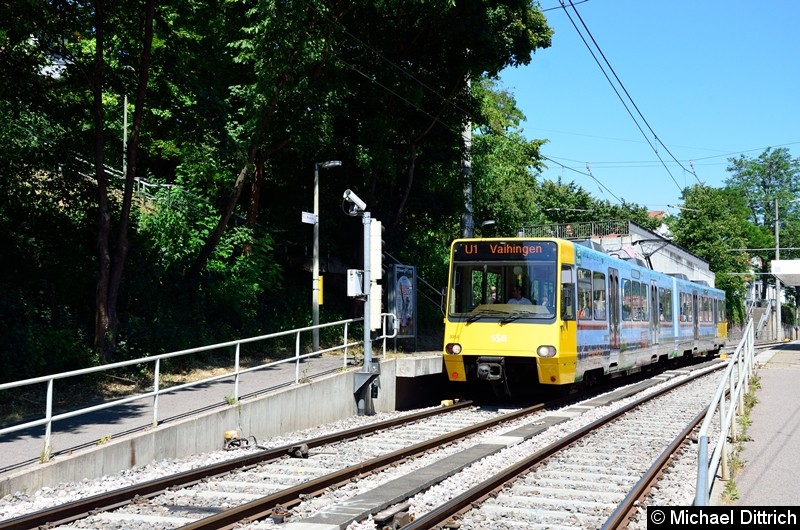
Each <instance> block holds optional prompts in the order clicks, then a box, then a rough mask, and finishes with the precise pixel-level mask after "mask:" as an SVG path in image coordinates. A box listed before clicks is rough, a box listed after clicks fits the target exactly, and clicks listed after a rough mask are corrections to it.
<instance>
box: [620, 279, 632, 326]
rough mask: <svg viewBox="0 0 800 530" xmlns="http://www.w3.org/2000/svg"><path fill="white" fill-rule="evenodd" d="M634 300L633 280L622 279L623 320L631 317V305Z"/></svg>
mask: <svg viewBox="0 0 800 530" xmlns="http://www.w3.org/2000/svg"><path fill="white" fill-rule="evenodd" d="M633 302H634V300H633V282H632V281H630V280H622V320H630V319H631V307H632V305H633Z"/></svg>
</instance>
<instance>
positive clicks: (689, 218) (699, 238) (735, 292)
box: [667, 184, 758, 323]
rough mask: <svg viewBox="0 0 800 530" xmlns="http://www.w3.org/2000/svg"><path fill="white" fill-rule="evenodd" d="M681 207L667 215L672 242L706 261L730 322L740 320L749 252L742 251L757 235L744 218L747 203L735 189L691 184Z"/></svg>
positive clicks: (738, 321) (739, 321)
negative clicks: (679, 210)
mask: <svg viewBox="0 0 800 530" xmlns="http://www.w3.org/2000/svg"><path fill="white" fill-rule="evenodd" d="M682 198H683V204H684V206H685V207H684V209H682V210H681V214H680V215H679V216H676V217H670V218H668V220H667V222H668V224H669V228H670V231H671V232H672V235H673V238H674V241H675V243H677V244H678V245H680V246H682V247H684V248H687V249H689V250H690V251H691V252H692V253H694V254H696V255H698V256H699V257H701V258H703V259H704V260H706V261H707V262H708V264H709V268H710V269H711V271H712V272H714V274H715V275H716V286H717V287H718V288H720V289H722V290H724V291H725V297H726V300H727V308H728V316H729V317H730V319H731V322H734V323H742V322H743V320H744V298H745V295H746V289H745V280H747V279H748V276H746V274H747V273H749V272H750V267H749V260H750V253H749V251H747V250H745V249H747V248H748V244H750V242H751V241H753V239H754V238H755V237H757V235H758V229H757V228H756V227H754V226H753V225H752V224H751V223H750V222H749V221H748V219H747V217H748V211H749V210H748V206H747V202H746V200H745V198H744V196H742V194H741V193H740V192H739V191H738V190H736V189H735V188H721V189H720V188H712V187H709V186H703V185H699V184H695V185H694V186H691V187H688V188H686V189H684V191H683V194H682Z"/></svg>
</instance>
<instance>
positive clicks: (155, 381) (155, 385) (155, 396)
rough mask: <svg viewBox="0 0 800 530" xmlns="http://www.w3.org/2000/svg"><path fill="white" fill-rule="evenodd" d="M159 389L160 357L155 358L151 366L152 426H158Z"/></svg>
mask: <svg viewBox="0 0 800 530" xmlns="http://www.w3.org/2000/svg"><path fill="white" fill-rule="evenodd" d="M160 389H161V359H156V365H155V367H154V368H153V423H152V425H153V427H156V426H158V395H159V390H160Z"/></svg>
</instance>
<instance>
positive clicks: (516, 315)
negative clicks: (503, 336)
mask: <svg viewBox="0 0 800 530" xmlns="http://www.w3.org/2000/svg"><path fill="white" fill-rule="evenodd" d="M523 316H533V315H531V314H529V313H523V312H522V311H517V312H516V313H512V314H510V315H508V316H507V317H506V318H504V319H503V320H501V321H500V325H501V326H502V325H503V324H508V323H509V322H514V321H515V320H517V319H519V318H522V317H523Z"/></svg>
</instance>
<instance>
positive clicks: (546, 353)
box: [536, 346, 556, 357]
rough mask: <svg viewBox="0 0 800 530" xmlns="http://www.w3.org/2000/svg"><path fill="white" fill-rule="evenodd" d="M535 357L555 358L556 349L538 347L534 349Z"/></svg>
mask: <svg viewBox="0 0 800 530" xmlns="http://www.w3.org/2000/svg"><path fill="white" fill-rule="evenodd" d="M536 355H538V356H539V357H555V356H556V347H555V346H539V347H538V348H536Z"/></svg>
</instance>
